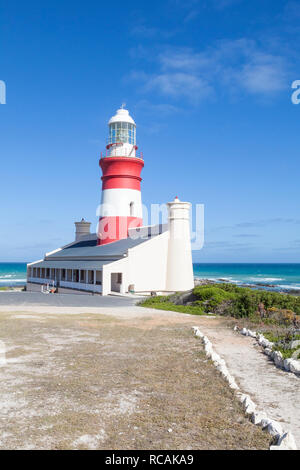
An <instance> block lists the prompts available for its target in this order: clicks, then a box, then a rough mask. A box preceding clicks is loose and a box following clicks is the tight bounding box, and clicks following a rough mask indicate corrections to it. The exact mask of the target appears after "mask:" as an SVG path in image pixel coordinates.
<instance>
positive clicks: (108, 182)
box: [99, 157, 144, 191]
mask: <svg viewBox="0 0 300 470" xmlns="http://www.w3.org/2000/svg"><path fill="white" fill-rule="evenodd" d="M99 164H100V166H101V169H102V173H103V176H102V178H101V179H102V182H103V183H102V189H115V188H127V189H136V190H138V191H140V190H141V181H142V178H141V176H140V174H141V171H142V168H143V166H144V162H143V160H141V159H140V158H134V157H106V158H101V160H100V162H99Z"/></svg>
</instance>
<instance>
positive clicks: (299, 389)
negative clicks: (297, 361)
mask: <svg viewBox="0 0 300 470" xmlns="http://www.w3.org/2000/svg"><path fill="white" fill-rule="evenodd" d="M195 325H197V326H199V328H200V329H201V331H202V332H203V333H204V334H205V335H207V336H208V338H209V339H210V340H211V342H212V343H213V345H214V348H215V350H216V352H217V353H218V354H219V355H220V356H221V357H223V358H224V359H225V361H226V363H227V367H228V370H229V371H230V373H231V374H232V375H233V376H234V378H235V379H236V382H237V383H238V385H239V386H240V388H241V389H242V391H243V392H244V393H247V394H249V395H250V396H251V398H252V399H253V401H254V402H255V403H256V404H257V407H258V410H260V411H265V412H266V413H267V415H268V416H269V417H270V418H273V419H275V420H276V421H278V422H280V423H281V424H282V426H283V428H286V429H287V430H290V431H291V432H292V433H293V435H294V437H295V439H296V443H297V446H298V449H300V378H299V377H297V376H295V375H294V374H291V373H287V372H284V371H282V370H280V369H277V368H276V367H275V366H274V363H273V362H271V361H270V360H269V359H268V357H267V356H266V355H265V354H263V352H262V350H261V348H260V347H259V346H258V344H257V342H256V341H255V340H254V339H253V338H249V337H245V336H242V335H240V334H239V333H235V332H233V331H232V329H229V328H227V327H226V326H225V325H224V324H223V323H222V322H220V321H218V320H217V319H215V320H207V319H205V318H201V317H198V318H197V319H196V318H195Z"/></svg>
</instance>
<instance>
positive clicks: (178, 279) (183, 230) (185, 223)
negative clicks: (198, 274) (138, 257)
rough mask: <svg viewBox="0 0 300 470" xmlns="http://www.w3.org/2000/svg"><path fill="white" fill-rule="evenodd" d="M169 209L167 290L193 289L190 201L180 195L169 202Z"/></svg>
mask: <svg viewBox="0 0 300 470" xmlns="http://www.w3.org/2000/svg"><path fill="white" fill-rule="evenodd" d="M167 206H168V209H169V246H168V261H167V282H166V290H167V291H172V292H173V291H175V292H177V291H185V290H190V289H193V287H194V274H193V262H192V249H191V239H190V207H191V204H190V203H189V202H181V201H180V200H179V199H178V197H177V196H176V198H175V199H174V201H172V202H168V203H167Z"/></svg>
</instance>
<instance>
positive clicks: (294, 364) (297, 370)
mask: <svg viewBox="0 0 300 470" xmlns="http://www.w3.org/2000/svg"><path fill="white" fill-rule="evenodd" d="M290 371H291V372H293V373H294V374H297V375H298V374H299V375H300V361H296V360H295V359H291V361H290Z"/></svg>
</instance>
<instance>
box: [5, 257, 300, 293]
mask: <svg viewBox="0 0 300 470" xmlns="http://www.w3.org/2000/svg"><path fill="white" fill-rule="evenodd" d="M194 275H195V277H199V278H202V279H211V280H215V281H220V282H222V281H223V282H232V283H235V284H239V285H243V284H251V285H254V286H261V287H263V286H265V287H268V288H271V289H276V290H279V289H280V290H291V289H295V290H296V289H299V290H300V264H299V263H298V264H275V263H274V264H254V263H253V264H250V263H247V264H242V263H239V264H237V263H235V264H229V263H226V264H219V263H218V264H213V263H199V264H197V263H196V264H194ZM25 282H26V264H25V263H0V287H1V286H18V285H22V284H24V283H25ZM272 286H273V287H272Z"/></svg>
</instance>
